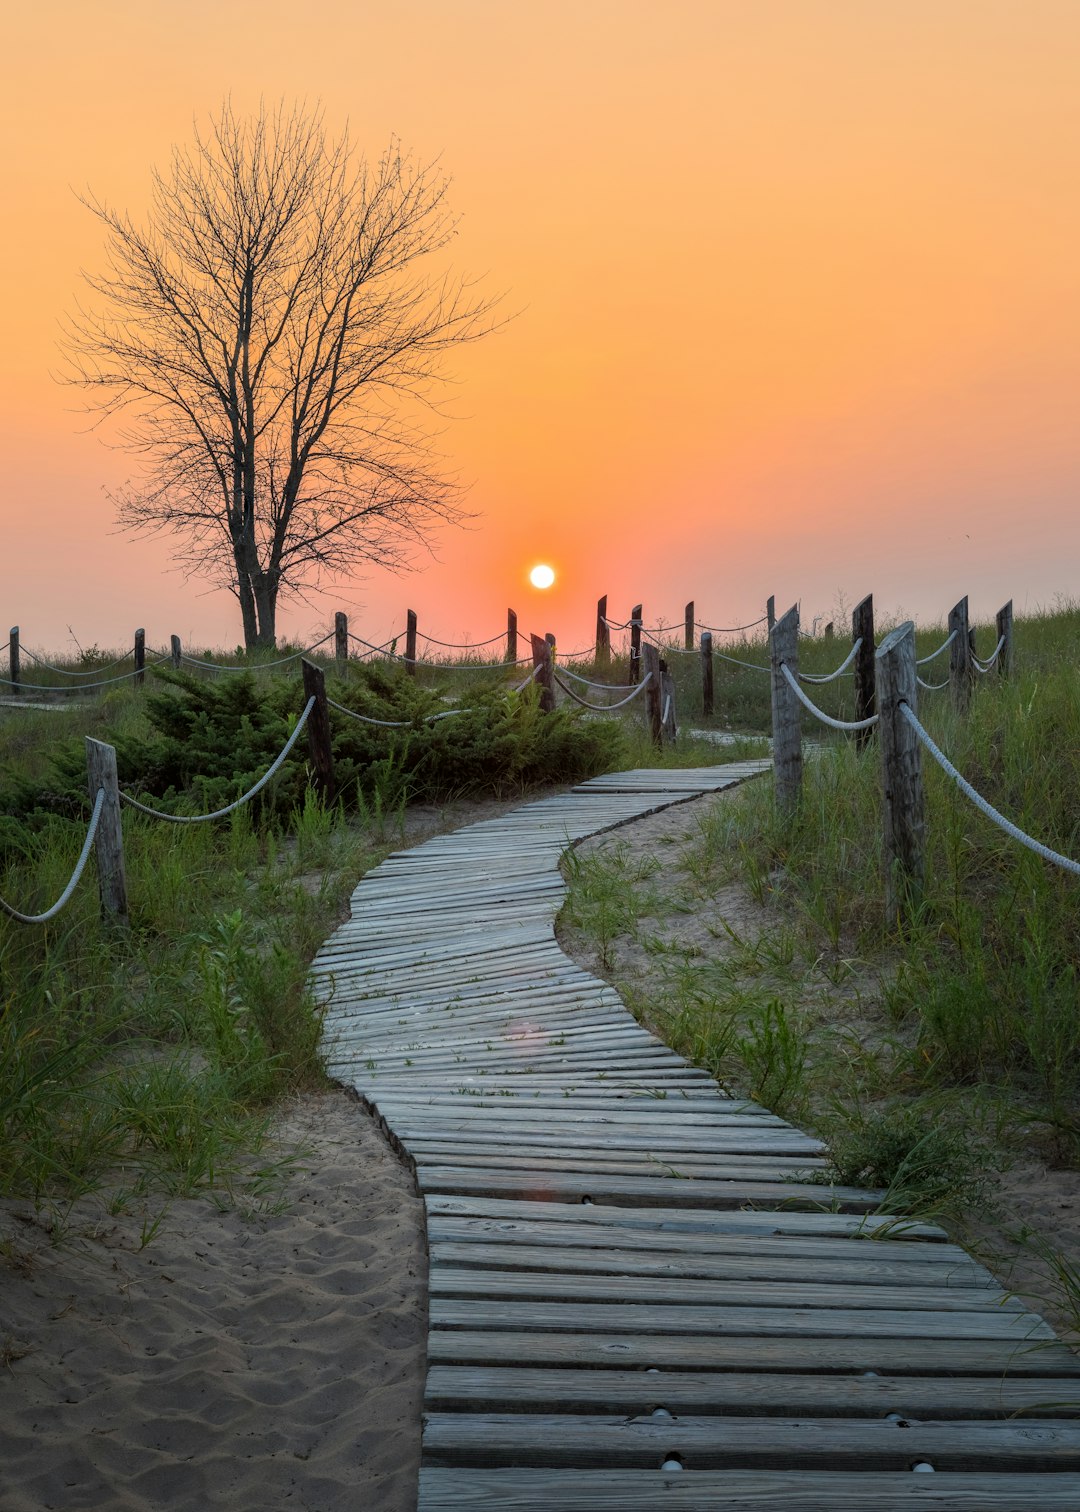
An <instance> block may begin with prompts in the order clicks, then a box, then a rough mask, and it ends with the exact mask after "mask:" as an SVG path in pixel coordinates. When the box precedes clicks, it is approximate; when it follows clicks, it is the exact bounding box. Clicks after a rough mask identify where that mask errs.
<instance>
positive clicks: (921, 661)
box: [915, 630, 956, 667]
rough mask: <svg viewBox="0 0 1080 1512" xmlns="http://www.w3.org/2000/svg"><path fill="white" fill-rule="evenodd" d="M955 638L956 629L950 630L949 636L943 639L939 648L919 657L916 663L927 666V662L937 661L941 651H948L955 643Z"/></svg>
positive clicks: (918, 665)
mask: <svg viewBox="0 0 1080 1512" xmlns="http://www.w3.org/2000/svg"><path fill="white" fill-rule="evenodd" d="M955 639H956V631H955V630H950V631H949V634H948V636H947V638H946V639H945V640H943V641H942V643H941V645H940V646H939V647H938V648H937V650H936V651H931V653H930V655H929V656H920V657H919V659H918V661H917V662H916V663H915V665H916V666H917V667H925V666H926V664H927V662H932V661H936V660H937V658H938V657H939V656H940V655H941V653H942V652H943V651H947V650H948V649H949V647H950V646H951V645H952V643H953V641H954V640H955Z"/></svg>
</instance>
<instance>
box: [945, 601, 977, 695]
mask: <svg viewBox="0 0 1080 1512" xmlns="http://www.w3.org/2000/svg"><path fill="white" fill-rule="evenodd" d="M949 633H950V634H951V635H953V637H954V638H953V642H952V645H951V646H950V647H949V693H950V695H951V697H952V700H953V703H954V704H956V706H957V708H961V709H962V708H964V707H965V706H966V704H967V702H968V699H969V698H970V697H971V685H972V683H973V682H974V680H975V667H974V664H973V663H972V660H971V627H970V625H969V623H968V601H967V595H966V594H965V595H964V597H963V598H962V599H961V600H960V602H959V603H958V604H954V605H953V607H952V608H951V609H950V610H949Z"/></svg>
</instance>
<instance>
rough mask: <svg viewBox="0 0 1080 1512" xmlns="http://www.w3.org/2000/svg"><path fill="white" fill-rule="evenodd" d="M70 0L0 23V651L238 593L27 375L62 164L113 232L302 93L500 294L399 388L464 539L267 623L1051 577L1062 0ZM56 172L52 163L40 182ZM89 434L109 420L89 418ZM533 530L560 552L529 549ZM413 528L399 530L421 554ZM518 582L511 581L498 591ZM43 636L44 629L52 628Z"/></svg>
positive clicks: (127, 469) (53, 643)
mask: <svg viewBox="0 0 1080 1512" xmlns="http://www.w3.org/2000/svg"><path fill="white" fill-rule="evenodd" d="M305 15H306V22H305V25H304V26H302V27H297V26H296V25H295V13H294V11H293V10H292V9H291V8H287V7H285V6H283V5H281V4H279V3H277V0H232V3H230V4H229V5H227V6H220V5H213V6H212V5H210V3H209V0H191V3H190V4H188V5H186V6H184V7H179V8H178V7H175V6H147V5H145V4H144V3H136V0H110V4H109V5H108V6H107V7H105V8H104V9H102V8H101V7H98V6H88V5H86V4H84V3H82V0H56V3H55V4H53V5H50V6H44V7H42V6H39V7H22V8H19V9H16V10H14V11H13V12H12V14H11V16H10V17H9V22H8V38H7V48H6V55H7V58H8V69H7V79H6V88H5V90H4V91H3V94H2V98H0V111H2V112H3V119H4V125H5V127H6V139H7V140H8V141H9V142H10V143H18V144H19V145H18V150H17V151H15V150H14V149H13V151H12V153H11V154H10V158H9V162H8V165H7V166H8V176H7V186H6V192H5V211H6V214H5V225H6V228H7V231H6V234H5V237H4V238H3V242H2V243H0V274H2V279H3V288H4V291H5V297H4V305H5V308H4V314H5V341H4V355H5V363H4V369H3V376H2V380H0V381H2V394H0V401H2V402H0V425H2V427H3V443H4V452H3V455H4V458H5V488H4V502H3V506H2V508H3V511H4V513H3V522H4V548H5V549H4V552H3V555H2V557H0V616H5V615H6V616H7V617H6V619H3V620H2V627H0V639H2V638H3V636H4V635H6V628H4V627H6V626H7V625H9V624H20V625H21V627H22V635H23V638H24V644H26V645H27V646H28V647H30V648H33V649H34V650H36V651H39V652H45V651H55V652H63V651H65V650H67V651H71V650H73V649H74V648H73V643H72V642H73V637H75V638H77V639H78V641H79V642H80V643H82V644H83V645H92V644H94V643H97V644H99V645H101V646H110V647H118V648H122V647H124V646H126V645H129V644H130V637H131V634H132V631H133V629H134V628H135V627H136V626H140V625H145V627H146V632H147V644H148V646H154V647H162V646H165V647H167V646H168V644H169V636H170V634H171V633H174V632H175V633H177V634H179V635H180V636H181V637H182V639H183V640H184V642H185V643H191V644H195V645H216V646H222V647H232V646H235V645H236V643H237V641H238V640H239V638H240V626H239V615H238V612H237V606H236V603H235V600H234V599H233V598H232V597H231V596H230V595H229V594H228V593H227V592H226V591H224V590H222V589H221V588H219V587H217V586H216V585H214V584H211V583H207V582H204V581H199V580H188V581H185V580H184V579H183V578H182V577H181V576H179V575H178V574H177V573H175V572H174V571H172V570H170V569H171V568H172V566H173V565H174V547H173V543H172V542H171V541H170V540H169V539H168V538H165V537H149V538H145V539H141V540H134V541H133V540H131V539H130V538H128V537H125V536H123V535H120V534H117V532H116V529H115V510H114V507H113V505H112V504H111V503H110V499H109V494H110V493H113V494H115V493H117V492H119V491H121V490H123V488H124V486H125V484H126V483H127V482H128V480H130V479H134V478H135V477H137V476H138V469H139V466H140V463H139V459H138V458H137V457H132V456H131V455H129V454H128V453H126V452H125V451H123V450H122V449H118V448H117V447H116V446H115V445H113V444H109V443H113V442H115V440H116V434H115V430H114V431H110V430H109V429H108V427H104V428H103V429H102V430H100V431H94V430H92V429H90V428H88V425H87V419H86V417H85V415H82V414H80V412H79V408H78V407H79V402H80V396H79V395H78V394H77V393H74V392H73V391H72V390H70V389H65V388H63V387H62V386H60V385H59V384H58V383H57V382H56V381H55V377H54V374H55V372H56V370H57V368H58V366H59V359H58V354H57V350H56V342H57V339H58V334H59V331H60V328H61V320H62V317H63V315H64V313H65V312H68V311H71V310H72V309H73V308H74V307H75V305H76V302H77V301H78V300H79V299H80V298H83V297H85V288H84V286H83V285H81V283H80V276H79V274H80V269H81V268H86V269H88V270H91V271H100V270H101V269H102V266H103V261H102V241H101V228H100V226H99V224H98V223H97V222H96V221H95V220H94V218H93V216H92V215H91V214H89V212H88V211H87V210H86V209H85V208H84V206H83V205H81V204H80V203H79V200H78V198H77V195H78V194H85V193H87V192H88V191H89V192H91V193H93V194H97V195H99V196H100V197H101V198H102V199H104V200H107V201H108V202H109V204H111V205H116V206H117V207H121V208H124V209H127V210H129V211H130V213H131V215H132V217H133V218H134V219H135V220H136V221H138V220H139V217H140V216H141V214H142V213H143V211H144V209H145V206H146V204H147V201H148V196H149V192H150V186H151V173H152V170H153V169H154V168H155V167H158V168H163V169H164V168H167V167H168V164H169V161H170V154H171V152H172V149H173V147H174V145H175V144H187V143H189V142H190V141H191V138H192V123H193V119H196V118H197V119H198V120H199V121H205V120H206V119H207V117H208V116H210V115H211V114H212V113H213V112H215V111H216V110H218V109H219V108H220V106H221V103H222V101H223V99H224V98H225V97H226V96H230V97H231V99H232V103H233V106H234V108H235V109H236V110H237V111H244V112H250V111H252V110H255V109H257V108H258V105H259V102H260V100H267V101H271V102H273V101H276V100H281V99H287V100H289V101H297V100H307V101H309V102H315V101H321V102H322V105H323V108H324V110H325V116H326V124H327V128H328V130H329V131H331V132H335V133H336V132H338V131H340V130H341V129H342V128H343V127H344V125H345V123H346V122H348V124H349V127H350V130H351V133H352V136H353V139H354V140H355V141H356V143H357V144H358V145H359V146H361V147H362V148H363V149H364V150H366V151H367V152H369V153H370V154H372V155H374V156H377V155H378V154H379V153H380V152H381V151H382V150H383V149H384V148H385V147H386V146H387V144H388V143H389V142H390V141H391V140H392V139H393V138H395V137H396V138H398V139H400V141H401V142H402V144H403V145H404V147H405V148H407V149H411V150H412V151H413V152H415V153H416V154H417V155H418V156H419V157H421V158H422V159H425V160H431V159H435V158H438V159H439V161H440V163H441V166H442V168H443V169H444V170H445V171H446V173H447V174H448V175H450V178H451V184H450V189H449V203H450V207H451V210H452V212H453V213H454V214H455V215H456V216H457V217H459V218H460V219H459V221H458V228H459V229H458V233H457V235H456V236H455V237H454V239H453V241H452V242H451V243H450V245H449V246H448V247H447V248H446V250H445V251H444V252H442V253H440V254H438V255H437V256H436V257H433V258H432V259H431V261H430V269H429V275H430V276H431V277H432V278H433V279H436V280H437V279H439V278H442V277H443V276H444V275H447V274H448V275H449V276H454V275H455V274H461V275H463V276H466V277H469V278H475V279H477V280H479V283H480V285H481V286H482V287H483V288H484V289H485V290H486V291H488V292H489V293H490V294H491V295H493V296H498V297H499V299H500V304H499V312H500V317H501V319H502V324H501V326H500V328H499V330H498V331H497V332H496V333H495V334H494V335H492V336H491V337H489V338H487V339H485V340H483V341H481V342H478V343H476V344H475V345H470V346H467V347H464V348H459V349H457V350H456V351H452V352H451V353H450V357H449V362H448V370H447V377H448V379H450V380H452V381H451V382H448V383H447V384H446V385H445V386H440V385H436V386H434V387H433V389H432V391H431V393H430V394H429V395H427V396H426V397H427V398H428V399H429V400H430V402H431V404H432V405H433V406H434V408H433V409H430V410H429V409H425V410H423V411H422V414H421V415H420V418H421V420H422V421H423V424H424V426H425V429H426V433H427V436H428V438H429V441H430V445H431V448H432V452H433V453H434V454H437V455H438V456H439V457H440V458H441V459H442V462H441V465H442V466H444V467H445V471H446V474H447V476H449V477H452V478H454V479H455V480H457V481H459V482H460V484H461V485H462V488H463V495H462V499H463V504H464V507H465V509H466V510H467V511H468V513H469V514H470V515H471V516H472V518H471V519H470V520H469V522H468V524H467V527H466V528H465V529H459V530H446V531H444V532H443V533H442V534H441V535H440V536H439V537H438V538H437V539H435V540H432V541H431V542H417V544H416V553H415V557H414V562H415V566H416V568H417V571H416V573H415V575H412V576H404V577H403V576H397V575H394V574H393V573H391V572H390V571H388V570H387V569H385V568H374V567H371V568H367V569H365V570H360V571H358V572H357V573H356V574H355V575H354V576H353V577H351V578H350V579H348V580H347V581H342V582H338V583H331V584H325V585H323V587H324V589H325V592H323V593H320V594H317V595H316V596H314V597H312V598H310V599H309V600H308V601H306V602H305V601H297V602H294V603H293V605H292V606H291V607H290V608H288V609H287V610H285V611H283V615H282V623H281V629H282V631H283V633H284V634H286V635H288V636H290V637H293V639H294V641H300V642H305V641H306V642H310V641H311V640H314V639H315V638H317V636H321V635H323V634H325V633H326V631H327V630H328V629H329V628H330V627H331V626H332V624H333V615H334V611H335V610H338V609H340V610H345V611H346V612H347V613H348V614H349V617H350V626H351V627H352V628H353V629H355V631H356V633H358V634H361V635H363V636H364V637H365V638H366V639H367V640H369V641H370V642H372V643H375V644H382V643H383V642H385V641H387V640H389V639H391V638H392V637H393V636H394V635H396V634H401V633H403V628H404V623H405V613H406V609H407V608H409V607H412V608H413V609H414V610H416V612H417V613H418V615H419V616H420V623H421V628H422V630H423V631H425V632H427V633H430V634H431V635H432V636H434V637H438V638H441V639H443V640H444V641H447V642H461V641H466V640H470V639H471V640H475V641H478V640H482V639H486V638H489V637H492V636H496V635H498V634H499V633H500V632H501V630H502V627H504V626H505V624H506V612H507V608H508V607H509V608H514V609H515V611H516V610H518V609H520V610H521V611H522V612H525V611H526V610H527V608H528V602H527V601H528V598H529V595H530V593H531V591H532V590H531V589H530V588H529V587H528V585H527V584H526V583H525V581H524V580H523V569H522V564H523V563H528V562H530V561H532V560H534V559H535V558H534V555H533V554H534V553H536V554H537V555H543V556H547V555H548V554H550V553H552V552H553V550H556V549H557V553H558V557H557V564H558V580H557V581H556V582H555V583H554V584H553V587H552V589H551V590H550V591H548V592H547V593H546V595H545V597H544V600H543V603H544V616H543V623H542V624H541V625H537V626H536V627H535V628H537V629H538V630H543V631H544V632H547V631H550V632H552V633H553V634H556V635H557V636H558V639H559V642H560V644H567V645H580V644H584V643H585V641H587V639H588V638H589V637H590V636H591V634H592V627H593V626H594V625H595V616H596V600H597V598H598V597H599V596H600V595H601V594H607V596H608V602H609V612H610V614H611V618H612V619H613V621H620V622H621V621H625V620H626V619H627V618H628V617H629V612H630V609H631V607H632V606H633V605H634V604H636V603H638V602H643V604H644V612H645V617H646V621H647V622H648V623H653V624H656V623H659V622H660V621H666V622H667V623H671V622H678V621H680V620H681V616H682V612H683V605H684V604H685V603H686V602H687V600H689V599H694V600H695V601H696V604H697V614H698V617H699V618H700V619H701V620H703V621H704V622H705V623H709V624H715V625H736V624H743V623H748V622H750V621H752V620H756V619H757V618H759V616H760V615H761V614H762V613H763V612H764V609H763V606H764V603H765V600H766V599H767V597H768V596H769V595H770V594H771V595H774V596H775V598H776V603H777V606H778V607H779V606H781V605H784V606H786V605H788V604H791V603H793V602H794V601H795V600H800V601H801V603H802V606H803V615H804V619H805V620H806V622H807V623H808V624H809V623H810V621H811V620H812V619H813V617H814V616H815V615H823V616H824V618H825V619H835V620H836V621H837V622H838V632H837V633H839V623H840V622H841V621H842V619H843V615H844V613H846V607H847V606H850V605H851V604H852V603H854V602H856V601H857V600H858V599H860V598H861V597H862V596H863V595H864V594H865V593H867V592H870V591H872V592H873V593H874V595H875V600H876V603H877V604H878V605H879V606H880V612H881V613H882V614H890V613H892V614H895V613H898V612H900V611H901V610H902V611H903V612H904V613H905V614H908V615H913V616H915V617H917V618H920V619H935V620H938V621H940V619H941V618H942V617H943V616H944V614H945V613H946V612H947V610H948V609H949V607H950V606H951V605H952V604H953V603H955V602H956V600H957V599H958V598H959V597H960V596H961V594H964V593H967V594H969V595H970V600H971V609H972V613H973V615H974V616H975V617H976V618H977V619H981V620H986V619H989V618H992V616H993V614H994V611H995V610H996V609H997V608H998V607H999V606H1000V605H1001V604H1002V603H1004V601H1005V600H1006V599H1008V598H1010V597H1011V598H1013V599H1014V600H1015V604H1016V612H1017V614H1018V615H1022V614H1023V612H1024V610H1025V608H1028V609H1030V610H1034V609H1035V608H1036V607H1037V606H1039V605H1043V604H1050V603H1051V602H1052V601H1053V600H1054V597H1055V595H1058V594H1061V593H1076V591H1077V586H1076V585H1077V581H1078V569H1077V565H1076V564H1077V562H1078V561H1080V509H1078V507H1077V500H1078V498H1080V426H1078V424H1077V415H1078V414H1080V258H1078V257H1077V256H1076V248H1077V246H1080V196H1078V195H1077V194H1076V193H1075V192H1074V190H1073V186H1074V185H1076V184H1077V183H1080V91H1077V89H1076V83H1075V81H1076V75H1077V69H1078V66H1080V7H1077V6H1076V5H1075V4H1074V3H1071V0H1029V4H1027V5H1025V6H1018V5H1017V6H1009V5H1003V4H991V5H987V4H986V3H985V0H946V3H944V4H942V3H940V0H933V3H931V0H910V3H908V4H905V5H902V6H901V5H898V4H896V5H857V4H852V3H849V0H760V3H758V4H753V5H748V4H745V3H743V0H669V3H667V4H664V5H660V4H658V3H656V0H549V3H548V4H546V5H544V6H542V7H539V6H513V5H507V4H501V3H495V0H458V3H456V4H454V5H452V6H449V5H446V4H445V3H443V0H409V3H408V4H407V5H403V6H382V7H366V6H365V7H356V6H354V5H347V4H345V3H344V0H314V3H313V5H312V6H311V7H309V10H308V12H306V13H305ZM73 191H74V192H73ZM103 443H106V444H103ZM554 543H557V548H556V547H555V546H554ZM428 547H430V550H429V549H427V548H428ZM519 598H520V603H519V602H517V600H518V599H519ZM69 626H70V627H71V628H70V631H69V628H68V627H69Z"/></svg>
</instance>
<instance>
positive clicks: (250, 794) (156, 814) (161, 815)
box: [120, 693, 315, 824]
mask: <svg viewBox="0 0 1080 1512" xmlns="http://www.w3.org/2000/svg"><path fill="white" fill-rule="evenodd" d="M314 707H315V695H314V693H313V694H312V695H311V697H310V698H309V699H308V701H307V703H306V704H305V705H304V712H303V713H302V714H301V715H300V718H299V719H298V720H297V721H296V728H295V729H294V730H293V732H292V734H291V735H290V736H289V738H288V740H287V741H286V742H285V744H284V745H283V746H282V748H281V754H280V756H278V758H277V760H276V761H275V762H274V764H273V766H271V767H270V768H269V770H268V771H266V772H264V773H263V775H262V776H261V777H260V778H259V780H258V782H256V783H255V785H254V787H250V788H248V790H247V792H246V793H244V794H243V796H242V797H240V798H237V799H236V801H235V802H234V803H229V804H227V805H226V806H225V808H220V809H215V810H214V812H213V813H212V814H166V813H165V812H164V811H163V810H162V809H155V808H150V807H148V805H147V804H145V803H140V802H139V800H138V799H137V798H132V797H131V795H130V794H129V793H125V792H123V791H121V793H120V802H121V803H126V804H127V805H128V806H129V808H133V809H138V811H139V813H140V814H149V815H150V817H151V819H168V820H169V821H170V823H172V824H205V823H206V822H207V820H209V819H224V817H225V815H226V814H231V813H232V812H233V811H234V809H238V808H240V806H241V805H242V804H245V803H247V802H248V800H249V799H251V798H254V796H255V794H256V793H258V792H259V791H260V790H261V789H262V788H264V787H265V786H266V784H267V783H268V782H269V781H270V779H271V777H273V776H274V774H275V773H276V772H277V771H278V770H279V769H280V767H281V765H282V763H283V762H284V760H285V758H286V757H287V756H288V754H289V752H290V751H291V750H292V748H293V746H294V745H295V744H296V742H297V741H298V740H299V738H300V731H301V730H302V729H303V728H304V726H305V725H306V724H307V721H308V715H309V714H310V713H311V711H312V709H313V708H314Z"/></svg>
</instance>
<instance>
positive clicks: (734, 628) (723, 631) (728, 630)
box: [694, 614, 769, 635]
mask: <svg viewBox="0 0 1080 1512" xmlns="http://www.w3.org/2000/svg"><path fill="white" fill-rule="evenodd" d="M768 617H769V616H768V615H767V614H763V615H762V616H761V618H760V619H756V620H751V621H750V623H749V624H748V625H723V626H721V625H703V624H702V622H701V621H700V620H695V621H694V624H695V625H696V626H697V628H698V629H699V630H709V631H711V632H712V634H713V635H738V634H739V633H740V631H743V630H756V629H757V627H758V626H759V625H763V624H764V623H765V621H766V620H767V619H768Z"/></svg>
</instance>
